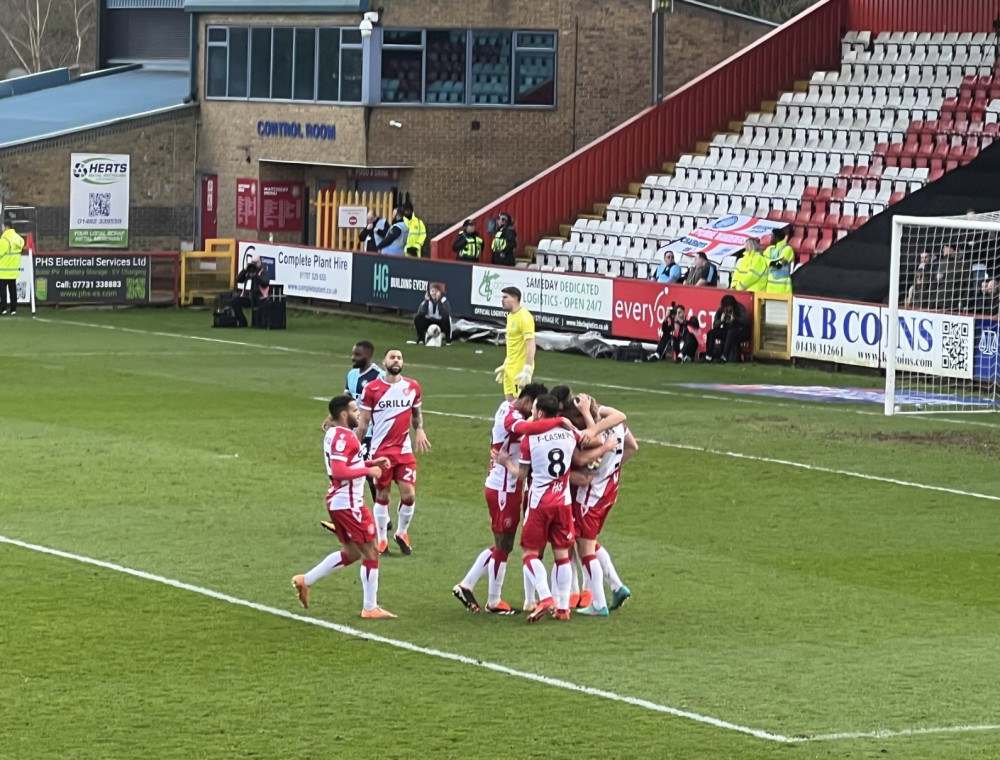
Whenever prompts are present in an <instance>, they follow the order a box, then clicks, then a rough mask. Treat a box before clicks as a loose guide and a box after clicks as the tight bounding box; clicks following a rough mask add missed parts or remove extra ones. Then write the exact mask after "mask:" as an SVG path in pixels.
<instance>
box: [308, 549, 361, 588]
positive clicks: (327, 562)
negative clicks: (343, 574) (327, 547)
mask: <svg viewBox="0 0 1000 760" xmlns="http://www.w3.org/2000/svg"><path fill="white" fill-rule="evenodd" d="M349 564H351V561H350V560H349V559H347V555H346V554H344V553H343V552H342V551H337V552H334V553H333V554H328V555H326V557H324V558H323V561H322V562H320V563H319V564H318V565H316V567H314V568H313V569H312V570H310V571H309V572H308V573H306V575H305V578H306V585H307V586H311V585H313V584H314V583H315V582H316V581H318V580H319V579H320V578H325V577H326V576H328V575H329V574H330V573H332V572H334V571H336V570H340V569H341V568H344V567H347V566H348V565H349Z"/></svg>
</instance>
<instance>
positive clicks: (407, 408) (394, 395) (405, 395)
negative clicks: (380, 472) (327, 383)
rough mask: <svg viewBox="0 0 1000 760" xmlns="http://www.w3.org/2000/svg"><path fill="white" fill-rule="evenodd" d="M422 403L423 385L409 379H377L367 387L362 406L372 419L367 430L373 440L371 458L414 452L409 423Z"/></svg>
mask: <svg viewBox="0 0 1000 760" xmlns="http://www.w3.org/2000/svg"><path fill="white" fill-rule="evenodd" d="M420 404H421V401H420V386H419V385H417V383H416V382H414V381H413V380H410V379H409V378H407V377H402V376H400V378H399V380H398V381H397V382H395V383H387V382H386V381H385V380H384V379H382V378H378V379H377V380H372V381H371V382H370V383H368V385H366V386H365V390H364V393H362V394H361V403H360V404H359V406H360V407H361V408H362V409H363V410H364V411H366V412H370V413H371V416H372V419H371V425H370V426H369V428H368V435H370V436H371V439H372V445H371V450H370V451H369V456H371V457H379V456H383V455H386V454H409V453H411V452H412V451H413V448H412V446H411V445H410V423H411V422H412V420H413V410H414V409H419V408H420Z"/></svg>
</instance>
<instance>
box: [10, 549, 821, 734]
mask: <svg viewBox="0 0 1000 760" xmlns="http://www.w3.org/2000/svg"><path fill="white" fill-rule="evenodd" d="M0 543H4V544H10V545H11V546H17V547H20V548H22V549H28V550H30V551H35V552H40V553H41V554H49V555H51V556H54V557H61V558H63V559H69V560H73V561H74V562H82V563H84V564H87V565H94V566H96V567H101V568H104V569H106V570H113V571H115V572H117V573H124V574H125V575H131V576H133V577H135V578H142V579H143V580H147V581H153V582H154V583H161V584H163V585H165V586H172V587H173V588H178V589H181V590H183V591H190V592H191V593H194V594H201V595H202V596H207V597H209V598H211V599H218V600H219V601H222V602H228V603H229V604H235V605H237V606H239V607H248V608H249V609H252V610H256V611H257V612H265V613H267V614H269V615H275V616H277V617H282V618H287V619H288V620H295V621H297V622H299V623H307V624H309V625H315V626H319V627H320V628H326V629H328V630H331V631H335V632H337V633H341V634H344V635H345V636H352V637H354V638H359V639H365V640H367V641H372V642H375V643H377V644H386V645H388V646H391V647H395V648H397V649H403V650H406V651H408V652H414V653H416V654H423V655H427V656H429V657H437V658H439V659H442V660H450V661H452V662H458V663H461V664H462V665H472V666H474V667H477V668H483V669H485V670H491V671H493V672H495V673H503V674H504V675H508V676H514V677H515V678H523V679H525V680H527V681H534V682H535V683H540V684H544V685H545V686H552V687H554V688H557V689H565V690H567V691H572V692H577V693H580V694H586V695H588V696H591V697H600V698H601V699H607V700H610V701H612V702H621V703H624V704H627V705H632V706H633V707H642V708H644V709H646V710H652V711H653V712H658V713H663V714H666V715H672V716H674V717H676V718H685V719H687V720H691V721H694V722H695V723H703V724H706V725H709V726H714V727H715V728H723V729H726V730H728V731H735V732H736V733H740V734H746V735H747V736H753V737H756V738H758V739H765V740H767V741H772V742H780V743H782V744H793V743H796V742H801V741H805V739H804V738H797V737H796V738H793V737H790V736H784V735H782V734H775V733H771V732H770V731H762V730H760V729H757V728H750V727H748V726H740V725H738V724H736V723H730V722H729V721H725V720H719V719H718V718H713V717H711V716H710V715H700V714H698V713H694V712H690V711H688V710H679V709H677V708H676V707H669V706H667V705H661V704H658V703H656V702H651V701H650V700H648V699H640V698H639V697H630V696H627V695H624V694H616V693H615V692H612V691H606V690H605V689H596V688H594V687H592V686H582V685H580V684H576V683H572V682H571V681H564V680H562V679H560V678H550V677H549V676H544V675H541V674H539V673H531V672H528V671H524V670H517V669H515V668H510V667H507V666H506V665H500V664H498V663H495V662H489V661H487V660H480V659H477V658H474V657H466V656H465V655H461V654H455V653H453V652H445V651H442V650H440V649H432V648H430V647H424V646H420V645H419V644H412V643H410V642H408V641H402V640H400V639H391V638H389V637H388V636H380V635H378V634H375V633H370V632H368V631H362V630H359V629H357V628H351V627H350V626H346V625H340V624H339V623H331V622H329V621H327V620H321V619H319V618H313V617H306V616H305V615H299V614H296V613H294V612H289V611H287V610H282V609H279V608H278V607H270V606H268V605H266V604H259V603H257V602H251V601H248V600H246V599H240V598H239V597H235V596H230V595H229V594H224V593H222V592H220V591H213V590H212V589H208V588H203V587H202V586H194V585H192V584H190V583H184V582H183V581H178V580H174V579H173V578H166V577H164V576H162V575H155V574H154V573H147V572H145V571H143V570H134V569H132V568H130V567H124V566H123V565H117V564H115V563H114V562H105V561H104V560H100V559H94V558H92V557H84V556H82V555H80V554H72V553H70V552H64V551H61V550H59V549H52V548H49V547H47V546H39V545H38V544H31V543H28V542H26V541H19V540H17V539H15V538H8V537H7V536H0Z"/></svg>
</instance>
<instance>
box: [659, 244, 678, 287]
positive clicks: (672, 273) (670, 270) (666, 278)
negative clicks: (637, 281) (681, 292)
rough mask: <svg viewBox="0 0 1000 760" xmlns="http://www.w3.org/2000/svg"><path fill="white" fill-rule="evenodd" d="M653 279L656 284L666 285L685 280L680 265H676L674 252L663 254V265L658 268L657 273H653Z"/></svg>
mask: <svg viewBox="0 0 1000 760" xmlns="http://www.w3.org/2000/svg"><path fill="white" fill-rule="evenodd" d="M653 279H654V280H656V282H664V283H670V282H680V281H681V279H683V274H682V273H681V266H680V264H676V263H674V252H673V251H664V252H663V263H662V264H660V265H659V266H658V267H657V268H656V272H654V273H653Z"/></svg>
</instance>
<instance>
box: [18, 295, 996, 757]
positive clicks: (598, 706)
mask: <svg viewBox="0 0 1000 760" xmlns="http://www.w3.org/2000/svg"><path fill="white" fill-rule="evenodd" d="M40 316H41V317H42V319H40V320H30V319H24V318H20V317H19V318H18V319H16V320H6V321H3V322H0V347H2V354H3V356H2V357H0V361H2V364H0V377H2V384H3V388H4V396H3V398H4V402H3V404H2V406H0V427H2V429H3V431H4V440H5V443H6V444H7V445H6V446H5V451H6V454H5V457H4V473H3V477H2V487H0V492H2V498H0V535H4V536H7V537H10V538H14V539H18V540H21V541H25V542H30V543H35V544H39V545H43V546H46V547H52V548H55V549H59V550H62V551H66V552H71V553H74V554H78V555H82V556H86V557H93V558H97V559H100V560H104V561H107V562H112V563H118V564H120V565H124V566H126V567H130V568H135V569H137V570H142V571H146V572H149V573H154V574H158V575H162V576H164V577H167V578H171V579H177V580H179V581H183V582H185V583H189V584H193V585H197V586H201V587H205V588H208V589H211V590H214V591H218V592H221V593H225V594H229V595H232V596H234V597H237V598H240V599H245V600H249V601H252V602H256V603H259V604H262V605H268V606H272V607H277V608H280V609H284V610H288V611H290V612H301V610H298V608H297V604H296V602H295V599H294V594H293V593H292V591H291V587H290V585H289V582H288V581H289V578H290V577H291V575H292V574H293V573H296V572H304V571H305V570H307V569H308V568H310V567H311V566H312V565H313V564H315V562H317V561H318V560H319V559H320V558H321V557H322V556H324V554H326V553H327V552H329V551H331V550H332V548H333V542H332V541H331V537H330V536H329V534H327V533H326V532H325V531H323V529H322V528H320V526H319V525H318V521H319V519H321V518H322V516H323V514H324V510H323V495H324V492H325V483H324V481H325V474H324V472H323V469H322V459H321V455H320V441H321V433H320V432H319V424H320V422H321V421H322V419H323V416H324V414H325V404H323V403H322V402H319V401H316V400H315V399H316V398H323V397H329V396H331V395H334V394H336V393H339V392H340V391H341V390H342V389H343V381H344V375H345V374H346V370H347V368H348V366H349V361H348V355H349V352H350V347H351V345H352V344H353V343H354V342H355V341H356V340H359V339H362V338H367V339H370V340H372V341H373V342H374V343H375V344H376V346H377V348H378V349H380V350H383V349H387V348H389V347H390V346H397V345H401V344H403V343H404V342H405V340H406V338H408V337H410V336H409V334H408V331H407V329H406V328H405V327H404V326H402V325H399V324H392V323H385V322H379V321H371V320H363V319H360V318H357V317H351V316H343V315H333V316H323V315H305V314H299V313H295V314H292V315H291V319H290V324H289V329H288V330H287V331H286V332H273V333H269V332H261V331H218V330H211V329H210V328H207V327H206V326H205V325H206V323H207V322H208V321H209V318H208V317H207V316H206V314H205V313H203V312H187V311H176V310H148V311H116V312H111V311H85V310H77V311H59V312H54V311H43V312H41V313H40ZM100 326H107V327H113V328H115V329H113V330H107V329H100ZM402 348H403V350H404V354H405V356H406V359H407V362H408V364H407V369H406V370H405V372H406V374H408V375H410V376H412V377H415V378H416V379H417V380H419V381H420V383H421V386H422V388H423V391H424V398H425V406H424V408H425V411H426V412H427V413H428V415H427V428H428V435H429V437H430V440H431V442H432V444H433V449H432V451H431V452H429V453H428V454H426V455H424V456H423V457H422V458H421V460H420V482H419V485H418V500H417V514H416V518H415V521H414V524H413V527H412V530H411V537H412V540H413V542H414V547H415V549H414V554H413V556H412V557H409V558H402V557H400V556H399V555H398V554H395V555H394V556H392V557H391V558H388V559H386V560H384V561H383V562H382V589H381V593H380V601H381V602H382V603H383V604H384V606H385V607H387V608H388V609H390V610H392V611H393V612H396V613H397V614H399V616H400V617H399V620H397V621H362V620H360V619H359V618H358V612H359V610H360V598H361V595H360V594H361V592H360V584H359V581H358V577H357V573H356V572H355V570H354V568H349V569H348V570H347V571H344V572H342V573H338V574H336V575H334V576H332V577H330V578H328V579H325V580H323V581H321V582H320V583H319V584H317V586H316V587H315V588H314V590H313V594H312V607H311V609H310V610H308V611H307V612H305V613H304V614H305V615H307V616H311V617H315V618H320V619H323V620H328V621H331V622H333V623H337V624H341V625H346V626H350V627H351V628H354V629H357V630H363V631H370V632H372V633H377V634H381V635H384V636H387V637H390V638H393V639H396V640H399V641H405V642H409V643H412V644H415V645H419V646H423V647H428V648H432V649H437V650H442V651H446V652H450V653H455V654H460V655H464V656H467V657H471V658H474V659H478V660H484V661H488V662H492V663H498V664H501V665H504V666H507V667H509V668H513V669H515V670H520V671H525V672H530V673H537V674H541V675H544V676H548V677H550V678H555V679H563V680H566V681H571V682H573V683H576V684H580V685H584V686H590V687H594V688H597V689H603V690H606V691H610V692H614V693H617V694H619V695H624V696H629V697H634V698H639V699H645V700H649V701H651V702H655V703H657V704H660V705H666V706H669V707H672V708H676V709H679V710H687V711H690V712H692V713H697V714H699V715H704V716H711V717H713V718H716V719H719V720H722V721H726V722H729V723H733V724H737V725H740V726H747V727H750V728H754V729H760V730H764V731H768V732H772V733H776V734H782V735H787V736H798V735H812V734H827V733H841V732H848V733H852V732H871V731H876V730H889V731H901V730H906V729H920V728H947V727H952V726H968V725H977V724H994V723H1000V720H998V716H997V713H996V705H997V704H998V703H1000V689H998V687H997V685H996V684H997V683H998V681H1000V636H998V633H997V631H998V623H1000V584H998V583H997V580H996V579H997V577H998V576H1000V555H998V547H997V544H996V535H997V531H996V524H997V520H996V515H997V510H998V508H1000V504H998V503H997V501H996V500H990V499H986V498H981V497H977V496H975V495H968V494H969V493H971V494H983V495H992V496H994V497H1000V483H998V478H997V474H996V473H997V467H996V457H997V451H998V449H1000V428H998V427H995V426H979V425H976V426H973V425H963V424H959V423H956V422H950V421H944V420H932V419H914V418H889V419H886V418H884V417H882V416H881V415H879V414H878V413H877V412H878V411H879V410H878V409H876V408H874V407H870V406H869V407H865V406H850V405H848V406H840V405H824V404H804V403H799V402H788V401H779V400H777V399H767V398H745V397H744V398H741V397H736V396H733V397H731V398H730V397H726V396H724V395H723V394H718V393H706V392H703V391H697V390H693V389H687V388H684V387H681V386H680V385H678V384H679V383H683V382H731V383H743V382H745V383H779V384H780V383H786V384H800V385H806V384H825V385H851V386H861V385H869V386H870V385H878V383H879V381H878V379H877V378H865V377H848V376H843V375H830V374H826V373H821V372H815V371H806V370H793V369H790V368H786V367H777V366H757V365H742V366H724V367H712V366H690V365H683V366H675V365H662V364H645V365H636V364H623V363H616V362H611V361H595V360H590V359H587V358H584V357H580V356H571V355H560V354H549V353H542V354H541V355H540V357H539V361H538V362H537V365H538V375H539V377H540V379H542V380H545V381H547V382H550V383H552V384H554V383H556V382H560V381H567V382H570V383H571V384H572V385H573V386H574V388H580V389H584V390H589V391H592V392H593V393H594V395H595V396H597V397H598V398H599V399H600V400H601V401H604V402H606V403H609V404H612V405H614V406H618V407H620V408H622V409H623V410H624V411H626V412H627V413H628V414H629V418H630V419H629V421H630V426H631V427H632V429H633V431H634V432H635V434H636V436H637V437H638V438H639V440H640V445H641V448H640V451H639V453H638V454H637V455H636V457H635V459H634V460H633V461H632V462H631V463H629V464H628V465H627V466H626V468H625V471H624V476H623V481H622V492H621V498H620V501H619V505H618V506H617V507H616V509H615V511H614V512H613V513H612V516H611V518H610V520H609V522H608V525H607V528H606V531H605V534H604V537H603V539H602V542H603V543H604V544H605V545H606V546H608V548H609V549H610V550H611V551H612V552H613V554H614V557H615V561H616V564H617V566H618V569H619V571H620V573H621V574H622V576H623V578H624V579H625V581H626V583H628V585H629V586H630V588H631V589H632V591H633V595H634V598H633V599H632V600H631V601H630V602H629V604H628V605H626V606H625V607H624V608H623V609H622V610H621V611H620V612H616V613H614V614H613V615H612V617H611V618H610V619H607V620H596V619H582V618H581V619H574V620H573V621H571V622H570V623H569V624H566V625H562V624H555V623H550V622H544V623H542V624H540V625H538V626H534V627H528V626H525V625H524V622H523V620H522V619H520V618H500V619H497V618H488V617H486V616H472V615H469V614H467V613H466V612H465V611H464V610H463V609H462V608H461V606H460V605H459V604H458V603H457V602H456V601H455V600H454V599H453V598H452V597H451V594H450V588H451V586H452V585H453V584H454V583H456V582H457V581H458V580H459V579H461V577H462V575H463V574H464V573H465V570H466V569H467V568H468V566H469V564H470V563H471V562H472V560H473V559H474V558H475V556H476V554H477V553H478V551H479V550H480V549H482V548H483V547H485V546H486V544H487V543H488V541H489V523H488V520H487V517H486V511H485V507H484V505H483V504H482V476H483V473H484V470H485V464H486V452H487V442H488V425H489V422H488V420H489V418H490V417H491V416H492V414H493V412H494V410H495V409H496V405H497V404H498V403H499V400H500V395H499V390H498V388H497V386H496V385H495V384H493V382H492V368H493V367H495V366H496V365H497V364H498V363H499V362H500V360H501V357H502V349H501V348H498V347H495V346H489V345H482V344H475V345H474V344H458V343H456V344H454V345H453V346H451V347H448V348H444V349H438V350H435V349H426V348H424V347H414V346H405V345H402ZM454 415H457V416H454ZM469 417H472V419H470V418H469ZM976 419H977V421H988V420H983V418H982V417H978V418H976ZM713 452H714V453H713ZM717 452H733V453H738V454H744V455H750V456H753V457H759V458H761V457H762V458H770V459H775V460H788V461H794V462H798V463H802V464H808V465H813V466H816V467H826V468H831V469H835V470H843V471H849V472H854V473H859V474H865V475H869V476H873V477H878V478H891V479H896V480H900V481H907V482H912V483H919V484H924V485H929V486H935V487H939V489H952V490H953V491H961V492H967V493H965V494H962V493H951V492H948V491H947V490H927V489H920V488H916V487H913V486H908V485H900V484H894V483H889V482H884V481H880V480H869V479H863V478H860V477H855V476H850V475H846V474H841V473H831V472H823V471H816V470H809V469H803V468H796V467H791V466H789V465H787V464H781V463H778V462H768V461H761V459H759V458H757V459H754V458H737V457H733V456H726V455H723V454H721V453H717ZM236 454H238V455H239V456H238V457H237V456H235V455H236ZM0 568H3V570H2V574H0V615H2V624H0V658H2V659H0V662H2V663H3V666H2V667H0V726H2V730H0V758H4V759H5V760H6V759H7V758H10V759H12V760H14V759H16V760H21V759H22V758H133V757H155V758H190V757H210V758H243V757H261V758H314V757H315V758H326V757H332V756H338V755H340V756H346V757H363V756H368V755H376V756H379V757H401V758H402V757H415V756H419V755H423V756H425V757H455V758H477V757H483V758H493V757H539V758H543V757H544V758H558V757H567V758H570V757H573V758H590V757H593V758H609V757H624V756H626V755H631V756H633V757H683V758H718V757H740V758H784V757H794V758H814V757H815V758H834V757H836V758H867V757H875V756H879V757H881V756H883V755H884V754H885V753H888V755H889V756H890V757H895V758H907V759H910V758H913V759H916V758H928V759H931V758H935V759H936V758H955V759H956V760H958V759H959V758H994V757H996V756H997V755H998V754H1000V731H967V732H955V733H934V734H927V735H915V736H912V735H904V736H892V737H886V738H880V739H842V740H831V741H816V742H801V743H797V744H794V745H782V744H778V743H775V742H771V741H766V740H762V739H758V738H754V737H751V736H747V735H744V734H740V733H737V732H734V731H732V730H728V729H726V728H721V727H717V726H711V725H706V724H703V723H696V722H693V721H690V720H687V719H684V718H680V717H676V716H672V715H667V714H662V713H657V712H654V711H651V710H648V709H645V708H643V707H639V706H633V705H629V704H624V703H621V702H614V701H609V700H607V699H603V698H601V697H598V696H594V695H590V694H584V693H579V692H572V691H568V690H566V689H561V688H557V687H555V686H549V685H544V684H541V683H537V682H533V681H529V680H525V679H523V678H517V677H515V676H511V675H503V674H500V673H497V672H494V671H490V670H487V669H484V668H477V667H474V666H472V665H468V664H462V663H458V662H453V661H448V660H444V659H441V658H435V657H431V656H429V655H427V654H421V653H415V652H409V651H405V650H402V649H399V648H395V647H392V646H389V645H387V644H383V643H377V642H373V641H366V640H364V639H361V638H357V637H352V636H348V635H344V634H343V633H338V632H335V631H331V630H328V629H324V628H320V627H316V626H311V625H307V624H304V623H303V622H301V621H297V620H294V619H287V618H282V617H278V616H275V615H270V614H267V613H266V612H262V611H257V610H252V609H247V608H245V607H241V606H237V605H233V604H227V603H226V602H224V601H220V600H216V599H211V598H207V597H205V596H201V595H198V594H195V593H191V592H190V591H185V590H181V589H177V588H172V587H169V586H165V585H162V584H159V583H156V582H153V581H150V580H144V579H140V578H136V577H132V576H128V575H125V574H122V573H118V572H114V571H112V570H109V569H104V568H99V567H94V566H91V565H86V564H82V563H79V562H75V561H73V560H69V559H64V558H59V557H54V556H51V555H45V554H40V553H37V552H32V551H29V550H27V549H24V548H20V547H15V546H11V545H9V544H0ZM484 591H485V582H484V587H483V589H481V592H484ZM521 593H522V592H521V579H520V572H519V565H518V563H517V561H516V553H515V557H514V561H512V563H511V565H510V569H509V572H508V579H507V584H506V592H505V597H506V598H507V599H508V601H510V602H511V603H512V604H514V605H516V606H519V605H520V603H521Z"/></svg>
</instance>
